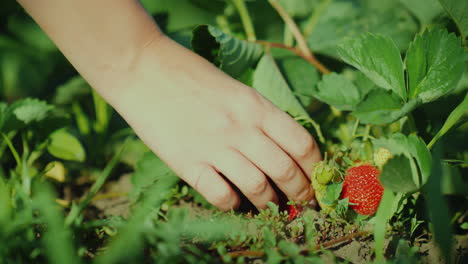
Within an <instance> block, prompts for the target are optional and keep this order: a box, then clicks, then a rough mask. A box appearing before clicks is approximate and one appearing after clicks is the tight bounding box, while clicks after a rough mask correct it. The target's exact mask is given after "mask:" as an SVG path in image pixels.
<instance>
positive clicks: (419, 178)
mask: <svg viewBox="0 0 468 264" xmlns="http://www.w3.org/2000/svg"><path fill="white" fill-rule="evenodd" d="M372 144H373V145H374V149H378V148H381V147H383V148H386V149H388V150H389V151H390V152H391V153H392V154H393V155H405V156H406V157H407V158H408V159H409V160H413V159H414V160H415V161H416V163H417V165H418V167H419V170H413V173H412V174H413V183H414V184H416V186H417V187H418V188H420V187H421V186H422V185H424V184H425V183H426V181H427V179H428V178H429V175H430V173H431V162H432V161H431V154H430V152H429V149H428V148H427V147H426V144H425V143H424V141H423V140H422V139H421V138H420V137H418V136H416V135H413V134H412V135H409V136H405V135H403V134H401V133H396V134H393V135H392V136H391V137H390V138H379V139H375V140H373V141H372ZM418 171H419V172H420V173H419V172H418Z"/></svg>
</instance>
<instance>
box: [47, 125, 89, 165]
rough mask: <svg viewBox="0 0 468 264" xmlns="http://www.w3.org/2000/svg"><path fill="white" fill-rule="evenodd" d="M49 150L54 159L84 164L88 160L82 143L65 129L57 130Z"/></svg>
mask: <svg viewBox="0 0 468 264" xmlns="http://www.w3.org/2000/svg"><path fill="white" fill-rule="evenodd" d="M47 150H48V151H49V153H50V154H51V155H53V156H54V157H57V158H60V159H64V160H71V161H79V162H83V161H85V159H86V152H85V150H84V148H83V146H82V145H81V143H80V141H79V140H78V139H77V138H76V137H75V136H73V135H72V134H70V133H69V132H67V131H66V130H65V129H60V130H57V131H55V132H54V133H52V134H51V135H50V144H49V145H48V146H47Z"/></svg>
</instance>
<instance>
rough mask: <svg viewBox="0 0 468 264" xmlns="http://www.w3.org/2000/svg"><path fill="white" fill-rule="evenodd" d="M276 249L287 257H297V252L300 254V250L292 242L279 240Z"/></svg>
mask: <svg viewBox="0 0 468 264" xmlns="http://www.w3.org/2000/svg"><path fill="white" fill-rule="evenodd" d="M278 247H279V249H280V250H281V252H283V253H284V254H286V255H287V256H289V257H297V256H299V252H301V249H300V248H299V246H298V245H296V244H295V243H293V242H288V241H286V240H281V241H280V242H279V243H278Z"/></svg>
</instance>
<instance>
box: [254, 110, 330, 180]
mask: <svg viewBox="0 0 468 264" xmlns="http://www.w3.org/2000/svg"><path fill="white" fill-rule="evenodd" d="M263 131H264V132H265V134H266V135H267V136H268V137H270V138H271V139H272V140H273V141H274V142H276V144H278V146H280V147H281V149H283V150H284V151H286V152H287V153H288V155H289V156H290V157H291V158H292V159H294V161H295V162H297V164H299V166H300V167H301V169H302V171H303V172H304V173H305V174H306V176H307V177H310V174H311V173H312V169H313V166H314V163H316V162H318V161H320V160H322V155H321V153H320V150H319V148H318V146H317V143H316V142H315V140H314V139H313V138H312V136H311V135H310V134H309V132H307V130H306V129H305V128H303V127H302V126H301V125H300V124H298V123H297V122H296V121H295V120H294V119H292V118H291V117H290V116H289V115H288V114H286V113H284V112H281V111H275V112H274V113H273V114H271V115H269V116H268V117H267V118H266V119H265V120H264V124H263Z"/></svg>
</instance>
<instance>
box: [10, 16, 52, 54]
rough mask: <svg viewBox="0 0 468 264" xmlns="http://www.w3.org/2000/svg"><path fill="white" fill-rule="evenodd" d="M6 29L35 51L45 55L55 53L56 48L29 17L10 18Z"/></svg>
mask: <svg viewBox="0 0 468 264" xmlns="http://www.w3.org/2000/svg"><path fill="white" fill-rule="evenodd" d="M8 29H9V31H10V32H12V33H13V34H15V35H16V36H17V37H18V38H19V39H21V40H22V41H23V43H25V44H27V45H29V46H31V47H34V48H35V49H36V50H39V51H41V52H44V53H47V52H51V51H57V47H56V46H55V45H54V43H53V42H52V41H51V40H50V39H49V37H48V36H47V35H46V34H45V33H44V31H43V30H42V29H41V28H40V27H39V26H38V25H37V23H36V22H34V20H32V18H30V17H29V16H19V15H16V16H10V17H9V19H8Z"/></svg>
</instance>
